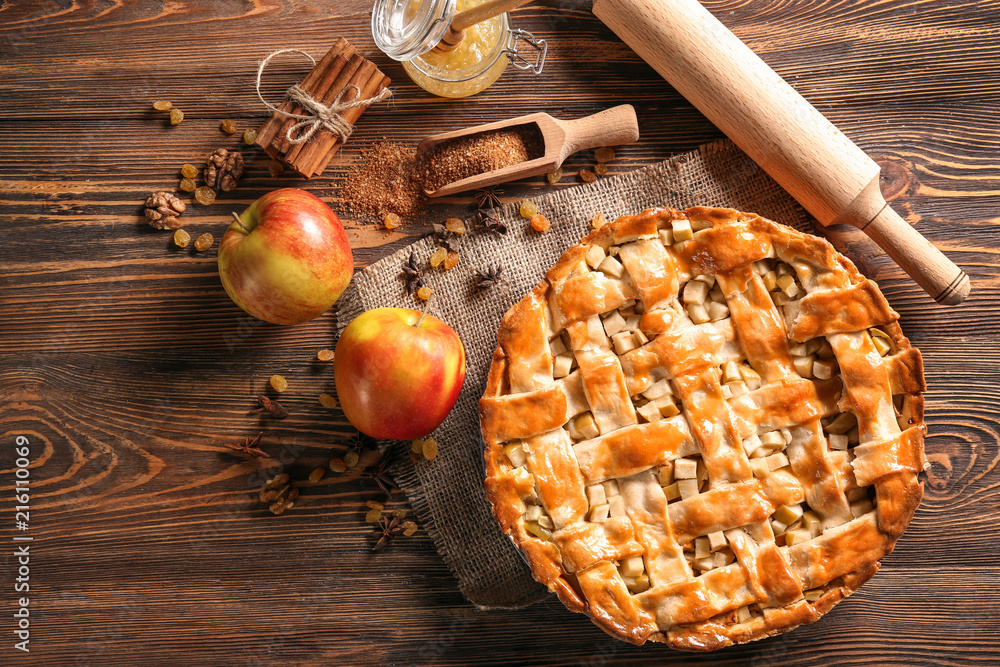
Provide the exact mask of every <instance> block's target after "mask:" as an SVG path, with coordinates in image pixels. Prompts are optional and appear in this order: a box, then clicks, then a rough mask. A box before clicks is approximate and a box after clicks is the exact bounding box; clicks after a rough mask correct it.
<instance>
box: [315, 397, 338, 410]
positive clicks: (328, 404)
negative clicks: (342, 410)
mask: <svg viewBox="0 0 1000 667" xmlns="http://www.w3.org/2000/svg"><path fill="white" fill-rule="evenodd" d="M319 402H320V403H321V404H322V405H323V407H324V408H330V409H331V410H333V409H334V408H336V407H337V399H335V398H334V397H333V396H331V395H330V394H320V395H319Z"/></svg>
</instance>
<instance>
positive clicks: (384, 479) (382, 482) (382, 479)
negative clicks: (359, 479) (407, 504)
mask: <svg viewBox="0 0 1000 667" xmlns="http://www.w3.org/2000/svg"><path fill="white" fill-rule="evenodd" d="M388 468H389V454H388V453H386V454H383V455H382V458H380V459H379V460H378V461H376V462H375V463H374V464H372V465H370V466H368V467H367V468H365V471H364V473H362V474H363V475H364V476H365V477H370V478H371V479H374V480H375V483H376V484H378V488H380V489H382V493H384V494H385V497H386V498H388V497H389V496H390V495H392V491H393V490H394V489H398V488H399V487H398V486H396V483H395V482H393V481H392V478H391V477H389V472H388Z"/></svg>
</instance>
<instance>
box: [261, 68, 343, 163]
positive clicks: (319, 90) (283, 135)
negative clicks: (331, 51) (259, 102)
mask: <svg viewBox="0 0 1000 667" xmlns="http://www.w3.org/2000/svg"><path fill="white" fill-rule="evenodd" d="M356 60H357V61H358V63H357V64H355V61H356ZM360 60H361V56H359V55H357V54H354V55H352V56H350V60H348V59H347V58H345V57H344V56H337V57H336V58H334V59H333V62H331V63H330V66H329V67H328V68H327V70H326V71H325V72H324V73H323V75H322V76H321V77H320V80H319V81H318V82H317V83H315V84H314V85H313V86H312V87H311V89H309V90H306V92H307V93H309V95H310V97H312V98H313V99H317V100H320V101H322V98H323V96H324V95H325V94H326V93H327V92H328V91H329V90H330V89H331V87H332V86H334V85H335V84H336V82H337V80H338V79H339V78H340V77H341V75H342V74H343V72H344V71H351V72H352V73H353V69H354V68H356V67H357V66H358V65H359V64H360ZM347 76H348V77H350V74H348V75H347ZM295 108H296V109H297V111H294V112H292V113H298V114H301V113H302V111H303V109H302V108H301V107H300V106H299V105H295ZM284 120H285V122H284V123H283V124H282V125H281V129H280V130H279V131H278V134H277V135H275V137H274V141H272V142H271V148H272V149H273V150H275V151H276V152H278V153H281V154H285V153H287V152H288V151H289V150H290V149H295V148H297V147H298V146H300V145H301V144H293V143H290V142H289V141H288V128H290V127H291V126H292V125H294V124H295V123H297V122H299V119H298V118H285V119H284ZM285 159H288V158H285Z"/></svg>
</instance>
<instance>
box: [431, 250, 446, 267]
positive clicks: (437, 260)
mask: <svg viewBox="0 0 1000 667" xmlns="http://www.w3.org/2000/svg"><path fill="white" fill-rule="evenodd" d="M446 257H448V250H447V249H446V248H438V249H437V250H435V251H434V254H433V255H431V259H430V263H431V266H435V267H437V266H441V262H443V261H444V260H445V258H446Z"/></svg>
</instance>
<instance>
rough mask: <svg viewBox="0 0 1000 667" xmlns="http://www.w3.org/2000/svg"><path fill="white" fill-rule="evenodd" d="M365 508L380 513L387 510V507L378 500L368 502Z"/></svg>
mask: <svg viewBox="0 0 1000 667" xmlns="http://www.w3.org/2000/svg"><path fill="white" fill-rule="evenodd" d="M365 507H367V508H368V509H370V510H378V511H380V512H381V511H382V510H384V509H385V505H383V504H382V503H380V502H379V501H377V500H366V501H365Z"/></svg>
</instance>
